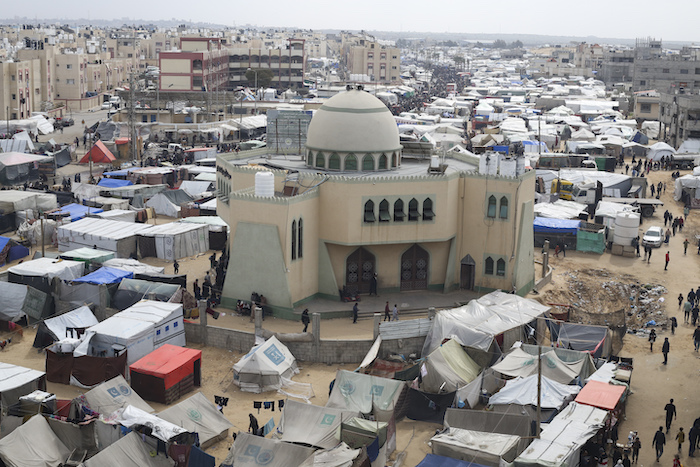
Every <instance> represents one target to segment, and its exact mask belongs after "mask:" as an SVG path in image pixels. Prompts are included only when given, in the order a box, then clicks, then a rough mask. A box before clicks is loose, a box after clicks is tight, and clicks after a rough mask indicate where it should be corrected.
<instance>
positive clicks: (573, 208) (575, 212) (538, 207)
mask: <svg viewBox="0 0 700 467" xmlns="http://www.w3.org/2000/svg"><path fill="white" fill-rule="evenodd" d="M533 209H534V212H535V217H548V218H553V219H578V217H579V216H580V215H581V214H582V213H584V212H586V210H587V209H588V206H586V205H585V204H581V203H577V202H575V201H567V200H563V199H560V200H557V201H555V202H553V203H537V204H535V206H534V207H533Z"/></svg>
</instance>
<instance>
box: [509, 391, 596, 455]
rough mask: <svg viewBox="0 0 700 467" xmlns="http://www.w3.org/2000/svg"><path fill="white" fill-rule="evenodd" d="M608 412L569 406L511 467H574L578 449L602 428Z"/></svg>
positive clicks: (581, 406) (580, 406)
mask: <svg viewBox="0 0 700 467" xmlns="http://www.w3.org/2000/svg"><path fill="white" fill-rule="evenodd" d="M607 415H608V412H606V411H605V410H602V409H597V408H595V407H591V406H587V405H582V404H577V403H576V402H572V403H571V404H569V405H568V406H567V407H566V408H565V409H564V410H562V412H561V413H559V414H557V416H556V417H554V419H553V420H552V421H551V422H550V423H549V424H547V425H546V426H545V428H544V429H543V430H542V432H541V434H540V438H539V439H536V440H534V441H533V442H532V444H530V446H528V447H527V448H526V449H525V450H524V451H523V452H522V453H521V454H520V455H519V456H518V457H517V458H516V459H515V462H514V463H513V465H514V466H515V467H526V466H541V467H578V465H579V461H580V451H581V447H582V446H583V445H584V444H586V442H587V441H588V440H589V439H591V437H593V435H595V434H596V433H597V432H598V430H599V429H600V428H602V427H603V425H604V424H605V418H606V417H607Z"/></svg>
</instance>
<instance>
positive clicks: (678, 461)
mask: <svg viewBox="0 0 700 467" xmlns="http://www.w3.org/2000/svg"><path fill="white" fill-rule="evenodd" d="M673 467H683V464H681V457H680V456H679V455H678V454H674V455H673Z"/></svg>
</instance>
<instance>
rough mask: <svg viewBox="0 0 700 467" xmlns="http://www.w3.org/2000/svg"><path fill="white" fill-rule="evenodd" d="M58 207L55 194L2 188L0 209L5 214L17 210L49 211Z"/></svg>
mask: <svg viewBox="0 0 700 467" xmlns="http://www.w3.org/2000/svg"><path fill="white" fill-rule="evenodd" d="M56 207H58V204H57V200H56V195H55V194H52V193H40V192H36V191H20V190H4V191H3V192H2V196H0V211H2V212H4V213H5V214H7V213H11V212H17V211H26V210H27V209H32V210H34V211H40V210H41V211H50V210H52V209H55V208H56Z"/></svg>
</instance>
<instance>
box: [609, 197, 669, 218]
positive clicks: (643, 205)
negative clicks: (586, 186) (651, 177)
mask: <svg viewBox="0 0 700 467" xmlns="http://www.w3.org/2000/svg"><path fill="white" fill-rule="evenodd" d="M602 201H609V202H611V203H622V204H629V205H631V206H638V207H639V212H640V213H641V214H642V217H651V216H653V215H654V211H656V208H657V207H658V206H663V205H664V203H663V201H661V200H658V199H656V198H603V199H602Z"/></svg>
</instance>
